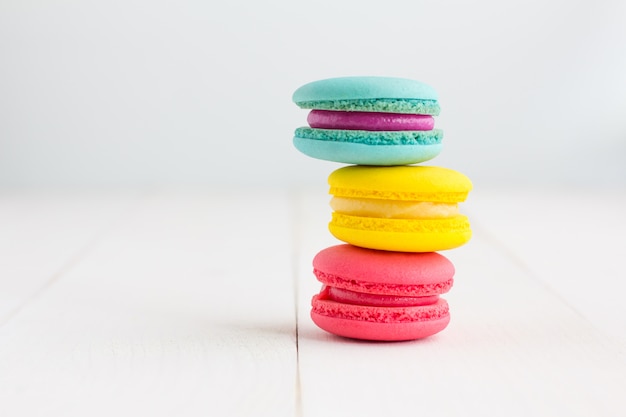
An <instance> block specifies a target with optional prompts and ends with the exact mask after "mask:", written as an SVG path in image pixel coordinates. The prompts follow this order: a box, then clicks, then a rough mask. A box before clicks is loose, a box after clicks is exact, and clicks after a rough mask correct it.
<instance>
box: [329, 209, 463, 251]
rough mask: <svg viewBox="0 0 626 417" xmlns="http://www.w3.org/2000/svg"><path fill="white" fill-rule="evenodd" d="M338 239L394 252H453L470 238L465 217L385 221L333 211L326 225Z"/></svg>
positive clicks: (363, 246) (384, 219)
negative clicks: (452, 250)
mask: <svg viewBox="0 0 626 417" xmlns="http://www.w3.org/2000/svg"><path fill="white" fill-rule="evenodd" d="M328 229H329V230H330V232H331V234H332V235H333V236H335V237H336V238H337V239H339V240H341V241H344V242H346V243H349V244H351V245H354V246H360V247H362V248H368V249H378V250H387V251H397V252H436V251H441V250H448V249H454V248H457V247H459V246H462V245H464V244H465V243H467V242H468V241H469V240H470V238H471V237H472V231H471V229H470V224H469V220H468V218H467V217H466V216H464V215H457V216H453V217H445V218H438V219H388V218H376V217H364V216H352V215H348V214H343V213H338V212H334V213H333V214H332V220H331V222H330V224H329V225H328Z"/></svg>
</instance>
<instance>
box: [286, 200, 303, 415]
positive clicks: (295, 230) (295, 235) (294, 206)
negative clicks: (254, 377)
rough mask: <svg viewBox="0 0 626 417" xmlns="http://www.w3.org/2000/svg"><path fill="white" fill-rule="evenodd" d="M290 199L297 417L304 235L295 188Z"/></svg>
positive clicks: (298, 411)
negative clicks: (300, 247)
mask: <svg viewBox="0 0 626 417" xmlns="http://www.w3.org/2000/svg"><path fill="white" fill-rule="evenodd" d="M288 197H289V201H290V204H289V206H290V211H291V216H290V218H291V221H290V223H291V224H290V226H291V240H292V242H291V243H292V245H291V248H292V253H291V273H292V283H293V298H294V303H293V305H294V317H295V337H296V375H295V387H294V391H295V399H294V401H295V417H301V416H302V385H301V381H300V329H299V326H298V322H299V319H300V318H299V308H298V304H299V298H300V286H299V281H300V280H299V276H298V265H299V260H300V249H299V245H300V243H301V242H302V240H301V238H302V233H301V230H300V226H299V225H300V222H299V220H300V218H301V217H302V213H301V211H300V206H299V204H298V195H297V191H296V190H295V189H294V188H290V189H289V191H288Z"/></svg>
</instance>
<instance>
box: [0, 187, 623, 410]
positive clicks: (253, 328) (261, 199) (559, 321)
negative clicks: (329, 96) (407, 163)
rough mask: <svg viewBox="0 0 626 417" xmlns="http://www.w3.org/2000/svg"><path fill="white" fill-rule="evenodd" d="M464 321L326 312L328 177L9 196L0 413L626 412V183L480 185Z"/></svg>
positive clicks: (1, 300)
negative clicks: (387, 319) (415, 329)
mask: <svg viewBox="0 0 626 417" xmlns="http://www.w3.org/2000/svg"><path fill="white" fill-rule="evenodd" d="M462 211H464V212H465V213H466V214H468V215H469V216H470V219H471V221H472V225H473V229H474V237H473V239H472V241H471V242H470V243H469V244H468V245H466V246H464V247H463V248H460V249H456V250H452V251H447V252H445V255H446V256H448V257H449V258H450V259H451V260H452V261H453V262H454V263H455V265H456V268H457V274H456V277H455V278H456V282H455V286H454V287H453V289H452V291H451V292H450V293H449V294H447V295H446V296H445V298H446V299H447V300H448V302H449V304H450V307H451V313H452V322H451V324H450V326H449V327H448V328H447V329H446V330H445V331H444V332H442V333H440V334H439V335H436V336H434V337H432V338H429V339H425V340H421V341H415V342H403V343H367V342H359V341H352V340H347V339H341V338H338V337H335V336H332V335H329V334H326V333H324V332H323V331H321V330H319V329H318V328H316V327H315V326H314V325H313V323H312V322H311V321H310V319H309V317H308V313H309V300H310V298H311V296H312V295H313V294H314V293H315V292H316V291H318V290H319V287H320V285H319V283H317V281H315V279H314V277H313V275H312V273H311V260H312V258H313V256H314V255H315V253H316V252H317V251H319V250H321V249H323V248H325V247H327V246H330V245H333V244H336V243H337V241H336V240H335V239H334V238H333V237H332V236H331V235H330V234H329V233H328V232H327V229H326V224H327V222H328V219H329V217H330V208H329V207H328V197H327V195H326V189H325V186H324V185H322V186H321V187H320V188H319V189H311V190H297V191H296V190H291V191H283V190H259V189H256V190H244V189H241V190H234V191H230V192H225V191H220V190H215V189H209V188H207V189H188V190H174V191H172V190H153V191H142V192H79V191H66V192H60V191H58V192H51V191H48V192H23V191H22V192H21V191H11V192H7V191H5V192H2V193H0V416H2V417H4V416H7V417H13V416H46V417H50V416H220V417H221V416H273V417H279V416H298V417H300V416H314V417H318V416H319V417H330V416H359V417H365V416H396V415H405V414H400V413H408V415H428V416H474V415H476V416H509V417H510V416H524V417H528V416H568V417H572V416H585V417H590V416H626V302H624V292H625V291H624V290H625V289H626V273H625V272H624V269H623V260H624V258H625V257H626V222H625V221H624V213H626V190H605V191H588V190H562V189H560V190H559V189H542V190H536V189H535V190H532V189H528V190H509V191H506V192H502V191H500V190H497V189H495V190H487V189H481V188H480V186H479V185H478V184H477V189H476V190H475V191H473V192H472V194H471V195H470V199H469V200H468V202H467V203H465V204H464V205H462Z"/></svg>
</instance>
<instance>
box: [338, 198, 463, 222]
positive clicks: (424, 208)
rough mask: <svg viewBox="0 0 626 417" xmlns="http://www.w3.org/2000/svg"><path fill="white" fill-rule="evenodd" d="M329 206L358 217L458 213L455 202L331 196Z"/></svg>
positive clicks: (425, 216) (440, 216) (401, 217)
mask: <svg viewBox="0 0 626 417" xmlns="http://www.w3.org/2000/svg"><path fill="white" fill-rule="evenodd" d="M330 206H331V207H332V209H333V210H334V211H336V212H338V213H342V214H348V215H351V216H360V217H379V218H389V219H439V218H446V217H454V216H458V215H459V205H458V204H457V203H431V202H427V201H399V200H377V199H372V198H345V197H333V198H332V199H331V200H330Z"/></svg>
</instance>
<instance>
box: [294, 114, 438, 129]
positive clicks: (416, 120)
mask: <svg viewBox="0 0 626 417" xmlns="http://www.w3.org/2000/svg"><path fill="white" fill-rule="evenodd" d="M307 122H308V123H309V126H311V127H312V128H314V129H342V130H369V131H400V130H433V128H434V127H435V119H434V118H433V117H432V116H429V115H425V114H402V113H377V112H358V111H354V112H352V111H351V112H348V111H332V110H312V111H311V112H310V113H309V115H308V117H307Z"/></svg>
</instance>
